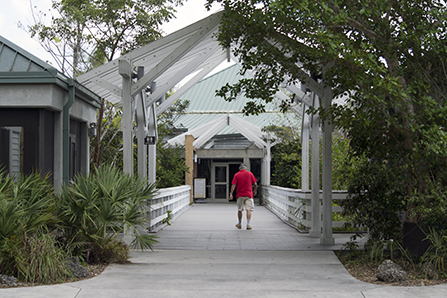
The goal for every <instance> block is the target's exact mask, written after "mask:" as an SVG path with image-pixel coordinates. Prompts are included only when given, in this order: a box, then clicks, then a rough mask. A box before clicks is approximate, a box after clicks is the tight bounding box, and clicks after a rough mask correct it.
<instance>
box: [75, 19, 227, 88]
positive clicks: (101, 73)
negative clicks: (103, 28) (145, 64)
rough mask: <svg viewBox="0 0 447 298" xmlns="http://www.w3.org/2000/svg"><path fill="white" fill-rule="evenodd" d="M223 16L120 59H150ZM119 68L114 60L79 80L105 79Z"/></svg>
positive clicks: (185, 29)
mask: <svg viewBox="0 0 447 298" xmlns="http://www.w3.org/2000/svg"><path fill="white" fill-rule="evenodd" d="M222 14H223V11H222V12H218V13H215V14H213V15H212V16H209V17H207V18H205V19H203V20H201V21H198V22H196V23H194V24H191V25H189V26H187V27H185V28H183V29H180V30H178V31H176V32H174V33H171V34H169V35H167V36H165V37H163V38H160V39H158V40H155V41H153V42H151V43H149V44H147V45H146V46H143V47H141V48H139V49H136V50H134V51H132V52H130V53H127V54H125V55H123V56H121V57H120V59H124V60H128V61H132V62H134V61H139V60H144V59H148V57H150V56H151V55H153V53H154V52H156V51H158V50H159V49H161V48H164V47H166V46H167V45H168V44H171V43H174V42H176V41H177V40H179V39H181V38H183V37H184V36H188V35H190V34H192V33H194V32H195V31H197V30H200V29H201V28H202V27H207V26H209V23H210V19H219V20H220V19H221V17H222ZM117 66H118V60H113V61H111V62H109V63H106V64H104V65H101V66H99V67H96V68H94V69H92V70H91V71H89V72H87V73H85V74H82V75H80V76H79V77H78V78H77V80H78V81H79V82H81V83H84V82H86V81H89V80H90V79H92V78H95V77H101V78H103V77H105V76H107V75H109V74H111V73H113V72H115V71H116V67H117Z"/></svg>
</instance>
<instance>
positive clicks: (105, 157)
mask: <svg viewBox="0 0 447 298" xmlns="http://www.w3.org/2000/svg"><path fill="white" fill-rule="evenodd" d="M103 104H104V110H103V115H104V116H103V117H102V120H101V125H100V126H98V127H101V132H98V134H97V135H96V136H92V137H91V141H92V143H94V144H95V146H94V147H91V148H90V150H91V154H90V155H91V156H92V162H91V163H90V165H91V171H94V168H95V167H98V166H99V165H113V166H115V167H117V168H119V169H121V170H122V169H123V142H122V132H121V127H120V125H121V118H122V110H121V107H119V106H118V105H116V104H111V103H109V102H107V101H104V103H103ZM188 105H189V101H187V100H183V101H182V100H178V101H177V102H175V103H174V104H173V105H172V106H170V107H169V108H168V109H167V110H166V111H165V112H163V113H162V114H161V115H159V117H158V119H157V130H158V137H159V141H158V142H157V168H156V175H157V177H156V182H157V188H166V187H173V186H179V185H182V184H183V183H184V177H185V175H184V173H185V171H187V170H188V169H187V167H186V165H185V162H184V159H183V157H182V155H183V152H184V148H183V147H182V146H175V147H169V146H165V143H164V140H165V139H167V138H170V137H172V136H174V134H175V133H176V132H177V129H176V128H175V127H174V122H175V120H176V118H177V117H178V115H179V114H180V113H182V112H183V111H184V110H185V109H186V108H187V107H188ZM136 141H137V140H134V142H135V143H134V147H135V148H136ZM134 158H135V160H136V159H137V151H136V150H135V152H134Z"/></svg>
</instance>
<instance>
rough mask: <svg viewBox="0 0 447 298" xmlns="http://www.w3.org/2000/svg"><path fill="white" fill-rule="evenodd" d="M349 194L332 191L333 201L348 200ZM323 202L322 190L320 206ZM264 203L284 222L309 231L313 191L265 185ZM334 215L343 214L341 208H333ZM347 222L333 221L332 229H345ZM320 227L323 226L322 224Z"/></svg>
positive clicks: (341, 191)
mask: <svg viewBox="0 0 447 298" xmlns="http://www.w3.org/2000/svg"><path fill="white" fill-rule="evenodd" d="M347 195H348V192H347V191H345V190H334V191H332V200H333V201H334V200H335V201H337V200H344V199H346V197H347ZM322 200H323V192H322V191H321V190H320V206H321V202H322ZM262 202H263V204H265V205H266V207H267V208H268V209H270V210H271V211H272V212H273V213H275V214H276V215H277V216H278V217H279V218H281V219H282V220H283V221H285V222H287V223H289V224H290V225H292V226H294V227H297V228H298V229H300V230H302V231H309V230H310V228H311V226H312V225H311V218H312V216H311V215H312V208H311V206H312V205H311V203H312V191H310V190H309V191H303V190H301V189H292V188H286V187H280V186H275V185H263V187H262ZM320 212H321V207H320ZM332 212H333V213H341V212H342V208H341V207H340V206H332ZM345 223H346V221H332V227H337V228H340V227H343V226H344V224H345ZM320 226H322V225H321V224H320Z"/></svg>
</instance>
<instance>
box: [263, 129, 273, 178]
mask: <svg viewBox="0 0 447 298" xmlns="http://www.w3.org/2000/svg"><path fill="white" fill-rule="evenodd" d="M265 149H266V154H265V156H264V160H263V164H264V181H262V184H263V185H270V176H271V168H270V164H271V160H272V144H271V141H270V137H267V146H266V147H265Z"/></svg>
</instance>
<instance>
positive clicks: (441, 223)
mask: <svg viewBox="0 0 447 298" xmlns="http://www.w3.org/2000/svg"><path fill="white" fill-rule="evenodd" d="M421 202H424V203H423V204H422V203H421ZM409 203H410V204H409V205H410V206H412V208H410V210H409V211H408V213H409V214H410V216H411V217H412V218H415V219H416V221H417V222H419V223H420V224H421V226H422V227H425V228H431V229H433V230H436V231H439V232H442V231H447V216H446V214H447V191H446V190H445V187H444V186H443V185H442V184H441V183H436V184H434V185H433V184H429V187H428V191H427V193H426V194H425V195H422V194H417V193H416V194H414V195H413V196H411V197H410V199H409Z"/></svg>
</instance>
